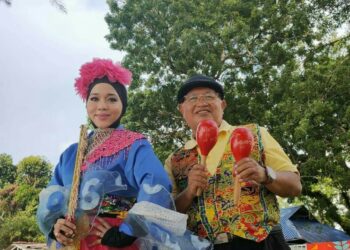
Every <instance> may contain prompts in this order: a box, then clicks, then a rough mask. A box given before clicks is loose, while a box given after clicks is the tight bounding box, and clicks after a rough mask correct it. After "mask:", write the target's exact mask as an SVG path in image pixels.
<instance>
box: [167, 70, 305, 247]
mask: <svg viewBox="0 0 350 250" xmlns="http://www.w3.org/2000/svg"><path fill="white" fill-rule="evenodd" d="M177 100H178V109H179V111H180V112H181V114H182V116H183V119H184V120H185V122H186V123H187V125H188V126H189V128H190V129H191V130H192V138H191V140H189V141H188V142H186V144H185V145H184V146H183V147H181V148H179V149H178V150H177V151H175V152H174V153H172V154H171V155H170V156H169V157H168V159H167V160H166V162H165V166H166V169H167V171H168V174H169V176H170V177H171V179H172V181H173V184H174V196H175V203H176V206H177V209H178V211H180V212H182V213H187V214H188V215H189V219H188V228H189V229H190V230H192V231H193V232H195V233H196V234H198V235H199V236H201V237H204V238H207V239H209V240H210V241H211V242H212V243H213V244H214V249H240V250H244V249H249V250H254V249H278V250H280V249H289V247H288V246H287V245H286V243H285V241H284V239H283V235H282V233H281V230H275V228H276V225H278V223H279V219H280V217H279V208H278V203H277V200H276V195H279V196H281V197H293V196H297V195H299V194H300V193H301V189H302V187H301V183H300V175H299V172H298V170H297V168H296V166H295V165H293V164H292V162H291V161H290V159H289V158H288V156H287V155H286V154H285V153H284V151H283V149H282V148H281V146H280V145H279V144H278V143H277V142H276V141H275V139H274V138H273V137H272V136H271V135H270V134H269V133H268V132H267V130H266V129H265V128H263V127H260V126H258V125H257V124H248V125H243V126H244V127H246V128H248V129H250V130H251V132H252V133H253V135H254V139H255V140H254V141H255V145H254V147H253V152H252V153H251V155H250V157H248V158H243V159H241V160H240V161H238V162H235V160H234V158H233V156H232V153H231V150H230V143H229V142H230V137H231V134H232V131H233V130H234V129H235V128H236V127H237V126H231V125H230V124H228V123H227V122H226V121H225V120H223V113H224V110H225V108H226V101H225V100H224V90H223V87H222V86H221V85H220V84H219V83H218V82H217V81H215V80H214V79H212V78H210V77H207V76H203V75H195V76H193V77H191V78H190V79H188V80H187V81H186V82H185V83H184V84H183V85H182V86H181V88H180V90H179V92H178V95H177ZM204 119H211V120H213V121H215V122H216V124H217V125H218V127H219V136H218V140H217V142H216V144H215V146H214V147H213V149H212V150H211V151H210V153H209V155H208V156H207V160H206V162H207V166H203V165H201V164H199V162H200V154H199V149H198V146H197V143H196V138H195V135H196V128H197V125H198V123H199V122H200V121H202V120H204ZM233 166H235V168H233ZM234 169H235V171H234ZM235 175H238V177H239V180H240V186H241V196H240V204H239V205H235V204H234V201H233V193H234V176H235ZM198 189H200V190H202V194H201V195H199V196H197V190H198ZM273 228H274V230H273Z"/></svg>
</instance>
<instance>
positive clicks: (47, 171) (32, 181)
mask: <svg viewBox="0 0 350 250" xmlns="http://www.w3.org/2000/svg"><path fill="white" fill-rule="evenodd" d="M51 169H52V165H51V164H50V163H49V162H48V161H46V160H45V159H43V158H41V157H39V156H28V157H25V158H24V159H23V160H21V161H20V162H19V163H18V165H17V178H16V183H17V184H19V185H23V184H26V185H30V186H33V187H34V188H40V189H41V188H44V187H45V186H46V185H47V183H48V181H49V180H50V177H51Z"/></svg>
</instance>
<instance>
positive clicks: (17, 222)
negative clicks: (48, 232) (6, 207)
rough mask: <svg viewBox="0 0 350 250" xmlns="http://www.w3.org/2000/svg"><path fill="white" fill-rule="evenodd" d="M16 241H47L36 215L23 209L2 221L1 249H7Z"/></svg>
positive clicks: (0, 232)
mask: <svg viewBox="0 0 350 250" xmlns="http://www.w3.org/2000/svg"><path fill="white" fill-rule="evenodd" d="M14 241H26V242H44V241H45V237H44V236H43V235H42V234H41V233H40V231H39V227H38V225H37V223H36V218H35V216H34V215H32V214H30V213H28V212H25V211H24V212H23V211H22V212H18V213H16V215H14V216H11V217H7V218H6V219H5V220H4V221H3V222H2V223H0V249H5V248H6V247H7V246H9V245H10V244H11V243H12V242H14Z"/></svg>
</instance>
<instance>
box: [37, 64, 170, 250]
mask: <svg viewBox="0 0 350 250" xmlns="http://www.w3.org/2000/svg"><path fill="white" fill-rule="evenodd" d="M130 82H131V72H130V71H129V70H127V69H125V68H123V67H122V66H120V65H118V64H114V63H113V62H112V61H111V60H105V59H93V61H92V62H88V63H86V64H84V65H83V66H82V67H81V69H80V76H79V77H78V78H77V79H76V82H75V89H76V91H77V93H78V94H79V95H80V96H81V97H82V99H83V100H84V101H85V102H86V111H87V114H88V117H89V120H90V122H91V124H92V125H93V127H94V129H93V131H92V132H91V133H90V134H89V136H88V137H87V141H86V142H85V144H84V143H82V144H80V143H79V145H78V144H73V145H71V146H70V147H68V148H67V149H66V150H65V151H64V152H63V153H62V155H61V157H60V161H59V163H58V165H57V166H56V168H55V171H54V173H53V177H52V179H51V181H50V183H49V185H48V187H47V188H46V189H45V190H43V191H42V193H41V194H40V204H39V209H38V213H37V217H38V222H39V226H40V228H41V230H42V231H43V232H44V233H45V234H46V235H47V237H48V239H49V242H50V241H52V240H56V241H57V242H58V243H60V245H61V246H62V245H63V246H74V248H75V249H99V250H105V249H137V247H136V244H134V241H135V239H136V238H135V237H133V236H131V235H132V230H133V229H135V225H133V226H130V225H128V224H127V223H126V222H124V221H123V220H124V218H125V217H126V214H127V212H128V211H129V210H130V209H131V208H132V207H133V205H134V204H135V203H136V202H140V201H150V202H152V203H154V204H158V205H160V206H162V207H165V208H169V207H170V206H171V204H170V203H169V202H168V201H166V200H164V199H163V197H162V195H161V194H160V192H158V191H159V190H162V191H163V192H165V193H171V184H170V181H169V179H168V176H167V174H166V172H165V171H164V169H163V166H162V164H161V163H160V161H159V160H158V158H157V157H156V156H155V154H154V152H153V150H152V147H151V145H150V143H149V142H148V141H147V139H146V138H145V137H144V136H143V135H142V134H139V133H136V132H132V131H128V130H126V129H124V128H123V127H122V126H121V125H120V120H121V118H122V117H123V115H124V114H125V111H126V107H127V91H126V85H129V84H130ZM81 145H85V146H81ZM80 146H81V147H80ZM77 151H79V152H80V151H82V152H81V153H82V155H83V157H82V164H81V166H79V168H80V169H78V170H79V171H78V172H77V173H78V174H74V167H75V165H77V164H76V161H77V159H76V158H77V157H76V155H77ZM76 180H78V182H77V183H80V184H79V185H78V186H79V188H78V191H77V193H78V195H77V198H76V200H73V201H72V199H74V195H72V192H73V191H72V190H74V184H72V181H73V183H75V182H74V181H76ZM71 185H73V188H72V190H70V189H71ZM159 187H161V189H159ZM154 190H156V191H157V192H154ZM69 194H70V195H69ZM72 197H73V198H72ZM68 202H69V203H68ZM74 203H75V209H74V213H73V215H74V216H73V217H72V218H70V219H67V211H69V206H70V204H74ZM67 204H68V205H67ZM64 217H66V218H64ZM68 218H69V216H68ZM136 227H137V226H136ZM141 231H142V230H141ZM139 232H140V230H138V235H140V233H139Z"/></svg>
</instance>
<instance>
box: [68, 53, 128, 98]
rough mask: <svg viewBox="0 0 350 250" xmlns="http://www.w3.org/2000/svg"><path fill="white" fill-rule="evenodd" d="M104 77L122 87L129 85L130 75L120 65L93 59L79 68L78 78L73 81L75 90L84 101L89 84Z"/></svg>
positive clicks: (110, 61)
mask: <svg viewBox="0 0 350 250" xmlns="http://www.w3.org/2000/svg"><path fill="white" fill-rule="evenodd" d="M104 76H106V77H107V78H108V80H109V81H111V82H112V83H113V82H116V83H119V84H122V85H130V83H131V79H132V73H131V72H130V71H129V70H128V69H126V68H123V67H122V66H121V65H120V64H117V63H113V61H112V60H109V59H99V58H94V59H93V60H92V62H88V63H85V64H83V65H82V66H81V68H80V77H78V78H76V79H75V84H74V86H75V90H76V92H77V94H78V95H80V97H81V98H82V99H83V100H84V101H85V100H86V98H87V96H88V90H89V86H90V84H91V83H92V82H93V81H94V80H95V79H99V78H102V77H104Z"/></svg>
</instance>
